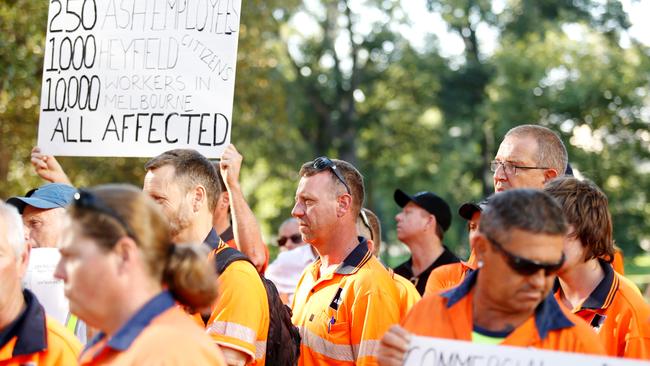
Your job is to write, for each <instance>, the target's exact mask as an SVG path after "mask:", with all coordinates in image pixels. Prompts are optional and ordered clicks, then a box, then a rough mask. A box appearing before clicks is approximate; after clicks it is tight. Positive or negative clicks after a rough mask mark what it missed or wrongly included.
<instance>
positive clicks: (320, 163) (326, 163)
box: [312, 156, 352, 194]
mask: <svg viewBox="0 0 650 366" xmlns="http://www.w3.org/2000/svg"><path fill="white" fill-rule="evenodd" d="M312 167H313V168H314V169H318V170H319V171H322V170H325V169H327V168H329V169H330V170H331V171H332V173H334V175H335V176H336V177H337V178H338V179H339V181H341V183H343V185H344V186H345V189H346V190H347V191H348V194H352V191H350V186H348V183H347V182H346V181H345V178H343V176H342V175H341V173H339V171H338V169H337V167H336V164H334V162H333V161H332V160H330V158H328V157H327V156H321V157H318V158H316V159H314V162H313V164H312Z"/></svg>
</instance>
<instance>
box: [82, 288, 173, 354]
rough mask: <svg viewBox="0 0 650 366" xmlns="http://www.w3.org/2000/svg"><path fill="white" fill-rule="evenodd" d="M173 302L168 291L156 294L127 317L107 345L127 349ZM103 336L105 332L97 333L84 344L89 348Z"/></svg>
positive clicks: (121, 349) (120, 349) (118, 349)
mask: <svg viewBox="0 0 650 366" xmlns="http://www.w3.org/2000/svg"><path fill="white" fill-rule="evenodd" d="M174 304H175V302H174V298H173V297H172V295H171V294H170V293H169V291H163V292H161V293H160V294H158V295H156V296H155V297H154V298H153V299H151V300H149V302H147V303H146V304H145V305H144V306H143V307H142V308H140V310H138V312H137V313H135V315H133V316H132V317H131V319H129V320H128V321H127V322H126V324H124V325H123V326H122V327H121V328H120V329H119V330H118V331H117V333H115V335H114V336H112V337H111V338H110V339H109V340H108V343H107V345H108V347H110V348H112V349H114V350H117V351H125V350H127V349H128V348H129V346H131V343H133V341H134V340H135V339H136V338H137V337H138V336H139V335H140V333H142V331H143V330H144V328H146V327H147V326H148V325H149V323H151V321H152V320H153V319H154V318H155V317H157V316H158V315H160V314H162V313H163V312H164V311H166V310H167V309H169V308H171V307H172V306H174ZM105 337H106V334H105V333H103V332H102V333H99V334H98V335H97V336H96V337H95V339H93V341H92V342H90V343H89V344H88V346H86V348H87V349H88V348H90V347H91V346H92V345H94V344H96V343H98V342H99V341H100V340H102V339H103V338H105Z"/></svg>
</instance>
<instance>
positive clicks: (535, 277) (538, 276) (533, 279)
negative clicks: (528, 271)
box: [528, 269, 546, 291]
mask: <svg viewBox="0 0 650 366" xmlns="http://www.w3.org/2000/svg"><path fill="white" fill-rule="evenodd" d="M528 283H529V284H530V286H531V287H532V288H533V289H535V290H540V291H541V290H543V289H544V286H545V285H546V273H545V272H544V270H542V269H540V270H539V271H537V272H535V273H534V274H532V275H530V276H528Z"/></svg>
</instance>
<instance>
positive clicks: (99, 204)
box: [72, 189, 138, 242]
mask: <svg viewBox="0 0 650 366" xmlns="http://www.w3.org/2000/svg"><path fill="white" fill-rule="evenodd" d="M72 204H73V205H74V206H75V207H77V208H81V209H85V210H91V211H95V212H97V213H100V214H103V215H106V216H109V217H111V218H113V219H114V220H115V221H117V222H118V223H119V224H120V225H121V226H122V228H124V231H126V235H128V236H129V237H130V238H132V239H133V240H135V241H136V242H138V237H137V236H136V235H135V233H134V232H133V230H131V227H130V226H129V224H128V223H127V222H126V220H124V219H123V218H122V216H120V214H118V213H117V211H115V210H114V209H112V208H111V207H110V206H108V205H107V204H106V203H104V201H102V200H101V199H100V198H99V197H97V196H96V195H94V194H92V193H91V192H90V191H87V190H85V189H79V190H78V191H77V193H75V194H74V201H73V203H72Z"/></svg>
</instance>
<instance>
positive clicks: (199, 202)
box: [192, 184, 208, 212]
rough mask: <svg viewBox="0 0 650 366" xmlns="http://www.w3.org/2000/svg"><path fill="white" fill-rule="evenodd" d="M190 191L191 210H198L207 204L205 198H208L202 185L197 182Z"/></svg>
mask: <svg viewBox="0 0 650 366" xmlns="http://www.w3.org/2000/svg"><path fill="white" fill-rule="evenodd" d="M192 193H193V197H192V210H193V211H194V212H199V211H200V210H201V207H203V206H204V205H206V204H207V200H208V194H207V191H206V190H205V187H204V186H202V185H200V184H199V185H197V186H196V187H194V190H193V191H192Z"/></svg>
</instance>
